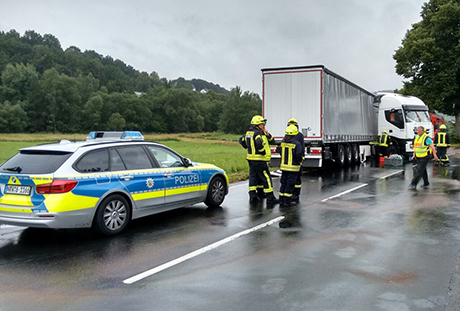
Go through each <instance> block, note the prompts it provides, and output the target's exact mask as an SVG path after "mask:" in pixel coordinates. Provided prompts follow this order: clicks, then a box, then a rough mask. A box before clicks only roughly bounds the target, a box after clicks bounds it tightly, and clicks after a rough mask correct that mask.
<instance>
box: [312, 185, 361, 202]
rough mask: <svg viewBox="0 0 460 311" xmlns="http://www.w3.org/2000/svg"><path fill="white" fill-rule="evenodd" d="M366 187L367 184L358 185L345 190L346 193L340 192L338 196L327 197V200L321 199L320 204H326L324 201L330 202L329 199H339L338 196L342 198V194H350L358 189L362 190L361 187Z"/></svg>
mask: <svg viewBox="0 0 460 311" xmlns="http://www.w3.org/2000/svg"><path fill="white" fill-rule="evenodd" d="M366 186H367V184H362V185H360V186H357V187H354V188H352V189H349V190H347V191H344V192H341V193H339V194H336V195H333V196H331V197H329V198H326V199H323V200H321V202H326V201H328V200H330V199H334V198H337V197H340V196H342V195H344V194H347V193H350V192H352V191H355V190H358V189H360V188H362V187H366Z"/></svg>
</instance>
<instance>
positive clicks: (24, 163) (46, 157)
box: [0, 150, 72, 174]
mask: <svg viewBox="0 0 460 311" xmlns="http://www.w3.org/2000/svg"><path fill="white" fill-rule="evenodd" d="M71 154H72V153H69V152H55V151H52V152H50V151H29V150H28V151H25V150H24V151H21V152H20V153H18V154H16V155H15V156H13V157H12V158H11V159H9V160H8V161H6V162H5V163H3V164H2V165H1V166H0V173H13V174H14V173H16V174H50V173H53V172H55V171H56V170H57V169H58V168H59V167H60V166H61V165H62V164H63V163H64V162H65V161H66V160H67V159H68V158H69V157H70V155H71Z"/></svg>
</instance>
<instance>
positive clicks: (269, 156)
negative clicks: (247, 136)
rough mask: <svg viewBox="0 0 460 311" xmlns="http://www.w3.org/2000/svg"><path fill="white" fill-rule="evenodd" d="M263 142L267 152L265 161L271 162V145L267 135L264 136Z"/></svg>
mask: <svg viewBox="0 0 460 311" xmlns="http://www.w3.org/2000/svg"><path fill="white" fill-rule="evenodd" d="M262 142H263V145H264V151H265V156H264V159H265V161H267V162H270V160H271V159H272V152H271V150H270V143H269V142H268V137H267V136H265V135H262Z"/></svg>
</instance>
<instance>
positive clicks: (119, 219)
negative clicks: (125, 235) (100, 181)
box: [93, 194, 131, 236]
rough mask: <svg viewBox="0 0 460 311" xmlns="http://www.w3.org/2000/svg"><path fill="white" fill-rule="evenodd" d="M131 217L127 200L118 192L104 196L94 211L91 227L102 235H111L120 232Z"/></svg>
mask: <svg viewBox="0 0 460 311" xmlns="http://www.w3.org/2000/svg"><path fill="white" fill-rule="evenodd" d="M130 219H131V208H130V206H129V204H128V201H127V200H126V199H125V198H124V197H123V196H121V195H119V194H113V195H110V196H108V197H107V198H105V199H104V200H103V201H102V202H101V204H100V205H99V208H98V209H97V211H96V215H95V218H94V223H93V227H94V229H95V230H96V231H97V232H98V233H100V234H103V235H106V236H112V235H117V234H119V233H121V232H122V231H123V230H125V228H126V226H128V223H129V221H130Z"/></svg>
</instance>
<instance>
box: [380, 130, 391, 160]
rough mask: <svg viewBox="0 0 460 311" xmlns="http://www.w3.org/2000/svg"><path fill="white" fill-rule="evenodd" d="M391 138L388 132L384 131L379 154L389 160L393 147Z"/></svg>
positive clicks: (381, 136)
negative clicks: (390, 150) (391, 146)
mask: <svg viewBox="0 0 460 311" xmlns="http://www.w3.org/2000/svg"><path fill="white" fill-rule="evenodd" d="M392 144H393V143H392V141H391V137H390V136H388V132H387V131H383V132H382V135H380V137H379V154H380V156H381V157H385V158H388V155H389V149H390V145H392Z"/></svg>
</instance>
